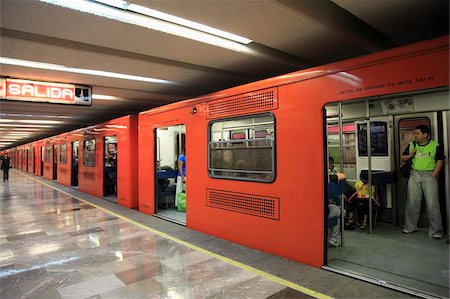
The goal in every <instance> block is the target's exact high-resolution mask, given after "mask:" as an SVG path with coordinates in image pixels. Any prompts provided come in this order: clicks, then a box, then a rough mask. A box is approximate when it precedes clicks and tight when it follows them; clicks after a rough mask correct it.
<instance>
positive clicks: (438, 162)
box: [431, 160, 444, 177]
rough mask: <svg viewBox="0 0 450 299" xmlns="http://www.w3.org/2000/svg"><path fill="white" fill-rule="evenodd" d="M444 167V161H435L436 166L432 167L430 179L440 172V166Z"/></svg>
mask: <svg viewBox="0 0 450 299" xmlns="http://www.w3.org/2000/svg"><path fill="white" fill-rule="evenodd" d="M443 165H444V160H438V161H436V166H434V170H433V172H432V173H431V176H432V177H437V176H438V174H439V171H441V168H442V166H443Z"/></svg>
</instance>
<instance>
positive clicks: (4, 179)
mask: <svg viewBox="0 0 450 299" xmlns="http://www.w3.org/2000/svg"><path fill="white" fill-rule="evenodd" d="M8 179H9V169H3V181H7V180H8Z"/></svg>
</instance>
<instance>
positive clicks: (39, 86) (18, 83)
mask: <svg viewBox="0 0 450 299" xmlns="http://www.w3.org/2000/svg"><path fill="white" fill-rule="evenodd" d="M4 82H5V83H6V84H0V86H1V88H0V95H2V98H5V99H7V100H16V101H32V102H47V103H59V104H81V105H91V102H92V97H91V89H90V87H87V86H77V85H74V84H61V83H50V82H39V81H30V80H21V79H8V78H7V79H6V80H4ZM2 89H3V90H2Z"/></svg>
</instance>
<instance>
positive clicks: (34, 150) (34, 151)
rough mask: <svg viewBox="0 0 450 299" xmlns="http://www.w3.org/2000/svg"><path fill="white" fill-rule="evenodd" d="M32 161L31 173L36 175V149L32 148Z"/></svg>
mask: <svg viewBox="0 0 450 299" xmlns="http://www.w3.org/2000/svg"><path fill="white" fill-rule="evenodd" d="M32 159H33V173H34V174H35V173H36V148H35V147H33V152H32Z"/></svg>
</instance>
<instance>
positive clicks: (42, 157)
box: [40, 145, 45, 176]
mask: <svg viewBox="0 0 450 299" xmlns="http://www.w3.org/2000/svg"><path fill="white" fill-rule="evenodd" d="M44 161H45V145H44V146H41V173H40V176H44Z"/></svg>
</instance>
